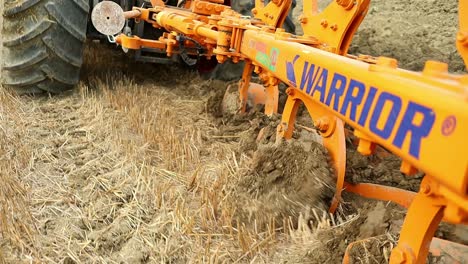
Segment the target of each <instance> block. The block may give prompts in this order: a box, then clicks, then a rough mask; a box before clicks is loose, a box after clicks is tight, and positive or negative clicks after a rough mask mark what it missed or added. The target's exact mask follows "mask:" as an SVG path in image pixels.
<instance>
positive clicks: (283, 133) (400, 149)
mask: <svg viewBox="0 0 468 264" xmlns="http://www.w3.org/2000/svg"><path fill="white" fill-rule="evenodd" d="M219 1H220V0H219ZM219 1H218V0H216V1H205V3H204V6H205V8H203V9H196V7H195V8H194V4H195V2H197V1H188V2H189V3H191V4H190V8H192V10H188V9H187V10H183V9H179V8H171V7H167V6H166V7H164V6H161V5H158V3H156V2H157V1H154V2H155V4H154V5H153V8H150V9H143V8H135V9H138V10H139V11H140V12H141V14H140V15H139V16H136V17H135V18H136V19H141V20H145V21H146V22H148V23H151V24H153V26H154V27H157V28H164V29H165V30H167V31H168V33H165V34H164V35H163V37H161V38H160V39H159V40H141V39H138V38H135V37H128V36H120V37H119V38H118V39H117V41H118V42H119V43H121V44H122V46H124V47H127V48H141V47H145V45H149V46H151V47H154V48H159V49H166V52H167V54H168V55H169V56H170V55H172V54H174V53H177V52H179V51H178V46H177V40H178V38H179V37H180V36H185V37H189V38H191V39H194V40H196V41H197V43H198V44H199V45H201V46H203V48H204V51H203V53H202V54H199V55H201V56H216V58H217V60H218V62H220V63H223V62H225V61H227V60H232V61H234V62H238V61H241V60H245V61H246V68H245V70H244V74H243V76H242V80H241V82H240V84H239V94H240V95H239V99H240V101H241V108H242V110H243V111H245V108H246V104H247V102H248V100H249V93H250V94H251V95H252V94H253V95H254V97H255V98H257V99H258V100H256V101H257V102H265V104H266V107H265V108H266V109H268V110H266V112H267V113H268V114H272V113H274V112H276V109H277V85H278V83H279V82H280V81H282V82H284V83H286V84H287V85H288V86H289V87H290V88H289V89H288V90H287V94H288V99H287V102H286V105H285V107H284V111H283V116H282V122H281V124H280V125H279V126H278V136H279V137H278V138H280V137H284V138H286V139H289V138H291V137H292V132H293V129H294V123H295V119H296V114H297V111H298V108H299V106H300V105H301V104H302V103H304V105H305V106H306V108H307V110H308V112H309V114H310V116H311V117H312V119H313V121H314V124H315V126H316V128H317V129H318V130H319V131H320V134H321V135H322V137H323V143H324V146H325V147H326V148H327V150H328V151H329V153H330V155H331V157H332V160H333V164H334V167H335V171H336V178H337V187H336V193H335V197H334V199H333V202H332V204H331V208H330V211H331V212H333V211H334V210H335V209H336V207H337V206H338V204H339V201H340V196H341V191H342V190H343V188H345V187H346V190H348V191H353V192H356V193H358V194H360V195H363V196H366V197H370V198H377V199H382V200H389V201H394V202H396V203H398V204H401V205H403V206H405V207H408V206H409V210H408V213H407V216H406V219H405V222H404V224H403V228H402V230H401V235H400V239H399V242H398V246H397V247H396V248H395V249H394V250H393V252H392V255H391V261H390V262H391V263H423V262H424V261H425V259H426V256H427V253H428V251H429V245H430V242H431V239H432V237H433V235H434V232H435V230H436V228H437V226H438V224H439V223H440V221H441V220H442V219H444V220H446V221H449V222H451V223H458V224H468V140H467V136H466V135H468V123H467V122H466V121H467V120H468V75H466V74H465V75H454V74H449V73H448V66H447V65H446V64H444V63H441V62H436V61H428V62H427V63H426V65H425V67H424V70H423V71H422V72H420V73H419V72H411V71H406V70H402V69H399V68H398V62H397V61H396V60H395V59H392V58H386V57H378V58H376V59H375V58H372V57H365V56H364V57H363V56H359V57H356V56H348V55H347V54H346V53H347V50H348V47H349V45H350V42H351V40H352V37H353V35H354V33H355V31H356V30H357V28H358V26H359V25H360V23H361V21H362V20H363V18H364V16H365V14H366V12H367V10H368V8H369V2H370V1H369V0H335V1H332V2H331V3H330V5H329V6H328V7H327V8H326V9H325V10H324V11H323V12H322V13H319V12H318V11H317V8H316V2H315V1H305V2H304V14H303V16H302V17H301V24H302V26H303V29H304V32H305V35H304V36H293V35H291V34H289V33H286V32H284V30H282V29H280V28H279V27H281V25H282V23H283V22H284V19H285V18H286V16H287V14H288V11H289V8H290V4H291V0H275V1H270V3H269V4H267V5H264V4H263V1H262V0H256V7H255V9H254V10H253V13H254V16H255V17H256V18H257V20H251V19H248V18H246V17H242V16H241V15H240V14H238V13H236V12H234V11H232V10H231V9H229V8H225V9H224V10H223V11H221V12H220V11H219V10H218V11H216V10H214V9H213V10H212V11H210V12H208V9H209V8H207V7H209V6H212V5H213V4H214V3H215V4H216V3H219ZM198 2H202V1H198ZM208 2H211V3H208ZM186 7H187V6H186ZM215 9H216V8H215ZM132 14H133V15H135V14H136V12H135V13H132ZM133 15H132V16H133ZM467 17H468V2H467V1H464V0H460V31H459V34H458V37H457V47H458V49H459V51H460V54H461V55H462V57H463V58H464V60H465V63H466V64H467V65H468V63H467V62H468V33H467V32H468V20H467ZM259 20H260V22H259ZM252 72H255V73H257V74H258V75H259V77H260V79H261V80H262V81H263V82H264V85H263V86H260V85H255V84H252V85H251V83H250V79H251V75H252ZM251 87H253V88H251ZM262 87H263V88H262ZM265 87H266V88H265ZM344 123H346V124H347V125H349V126H350V127H352V128H353V129H354V133H355V136H356V137H357V138H358V139H359V143H358V151H359V152H360V153H362V154H364V155H369V154H372V153H373V152H374V151H375V150H376V149H378V147H377V145H381V146H382V147H383V148H385V149H386V150H388V151H390V152H392V153H393V154H395V155H397V156H399V157H400V158H401V159H402V161H403V162H402V166H401V170H402V171H403V172H405V173H406V174H412V173H414V172H415V171H417V170H420V171H423V172H425V173H426V176H425V178H424V180H423V182H422V183H421V189H420V191H419V192H418V193H417V194H415V195H414V194H412V193H408V192H406V191H403V190H397V189H395V188H392V187H382V186H377V185H371V184H357V185H350V184H346V185H345V183H344V178H345V175H344V172H345V166H346V149H345V147H346V144H345V131H344V128H343V127H344ZM449 248H451V249H453V247H450V245H449ZM454 250H455V249H454Z"/></svg>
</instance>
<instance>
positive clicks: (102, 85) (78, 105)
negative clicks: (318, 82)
mask: <svg viewBox="0 0 468 264" xmlns="http://www.w3.org/2000/svg"><path fill="white" fill-rule="evenodd" d="M325 2H326V1H321V2H320V6H321V7H323V6H324V4H325ZM371 5H372V6H371V8H370V11H369V14H368V17H367V19H366V20H365V22H364V23H363V25H362V27H361V29H360V31H359V32H358V34H357V36H356V38H355V41H354V42H353V45H352V49H351V53H354V54H358V53H363V54H369V55H374V56H378V55H385V56H390V57H394V58H397V59H398V60H399V62H400V66H401V67H403V68H406V69H411V70H421V69H422V67H423V65H424V62H425V61H426V60H428V59H437V60H442V61H445V62H448V63H450V69H451V71H453V72H462V71H463V70H464V66H463V63H462V61H461V59H460V57H459V56H458V54H457V52H456V49H455V44H454V43H455V41H454V40H455V37H454V36H455V33H456V30H457V1H455V0H450V1H423V0H414V1H411V3H409V2H408V1H405V0H395V1H384V0H375V1H372V4H371ZM301 6H302V5H301V3H299V5H298V8H297V9H296V10H295V14H296V15H297V14H299V13H300V10H301ZM0 22H1V21H0ZM81 79H82V81H81V83H80V84H79V86H78V87H77V88H76V89H75V90H74V91H72V92H69V93H67V94H63V95H60V96H51V97H48V96H44V97H35V98H32V97H27V96H22V97H17V96H14V95H12V94H10V93H8V92H6V91H5V90H3V89H1V90H0V213H1V214H0V263H2V262H5V263H31V262H37V263H341V260H342V257H343V254H344V252H345V249H346V247H347V245H348V244H349V243H351V242H353V241H356V240H361V239H366V238H370V237H372V239H370V240H368V241H366V242H364V243H362V244H361V245H360V246H359V247H357V249H356V250H354V251H353V252H352V255H353V256H354V257H355V263H386V262H387V261H388V258H389V255H390V252H391V249H392V248H393V247H394V246H395V244H396V242H397V241H398V233H399V229H400V227H401V225H402V223H403V219H404V215H405V210H404V209H402V208H400V207H399V206H397V205H394V204H392V203H384V202H376V201H371V200H366V199H363V198H360V197H357V196H354V195H349V194H345V196H344V202H343V204H342V205H341V206H340V208H339V210H338V213H337V214H336V215H334V216H331V215H329V214H328V213H327V212H326V211H327V208H328V206H329V202H330V199H331V197H332V195H333V192H334V182H333V180H332V175H333V171H332V169H331V168H330V166H329V158H328V155H327V152H326V150H324V149H323V148H322V147H321V146H320V144H318V143H317V142H316V140H315V139H316V138H317V135H316V134H315V133H313V132H311V131H310V130H309V129H307V128H308V127H311V126H312V123H311V120H310V119H309V118H308V117H307V115H306V113H304V114H302V115H301V116H300V118H299V120H298V124H299V126H298V127H297V129H296V132H295V135H294V139H292V140H291V141H290V142H276V141H277V140H276V138H275V133H276V130H275V129H276V126H277V125H278V123H279V120H280V116H274V117H273V118H267V117H265V116H264V115H262V114H261V113H259V112H256V113H251V114H248V115H246V116H239V115H231V114H224V115H222V114H220V103H221V100H222V98H223V95H224V92H225V90H226V87H227V86H228V85H230V84H232V83H225V82H221V81H216V80H204V79H202V78H201V77H199V76H198V74H197V73H194V72H192V71H190V70H188V69H185V68H182V67H179V66H177V65H175V66H165V65H143V64H135V63H134V62H132V61H131V59H128V58H127V57H125V55H123V54H122V53H121V52H120V51H118V50H115V51H114V50H111V49H109V48H108V47H107V46H101V45H96V44H93V43H88V45H87V47H86V51H85V66H84V68H83V69H82V78H81ZM283 99H284V97H283ZM259 135H260V136H259ZM348 147H349V150H348V154H347V155H348V168H347V177H348V179H349V180H350V181H367V182H375V183H382V184H386V185H390V186H399V187H401V188H405V189H409V190H417V189H418V185H419V181H420V180H421V177H422V175H419V176H418V177H415V178H411V179H409V178H406V177H405V176H403V175H402V174H401V173H400V172H399V165H400V164H399V159H398V158H396V157H394V156H391V155H388V156H386V157H385V158H382V157H377V156H371V157H363V156H360V155H359V154H357V153H356V151H355V150H354V149H353V144H349V146H348ZM436 235H437V236H438V237H441V238H446V239H450V240H453V241H456V242H460V243H464V244H467V243H468V230H467V228H466V227H460V226H449V225H442V226H441V227H440V228H439V230H438V231H437V234H436ZM428 261H429V262H432V263H450V262H451V259H450V257H449V256H443V257H430V258H429V260H428Z"/></svg>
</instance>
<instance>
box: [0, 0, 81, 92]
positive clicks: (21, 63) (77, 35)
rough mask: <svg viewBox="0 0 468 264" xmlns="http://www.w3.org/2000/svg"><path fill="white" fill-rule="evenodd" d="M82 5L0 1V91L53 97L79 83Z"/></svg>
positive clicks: (58, 0)
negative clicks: (0, 88)
mask: <svg viewBox="0 0 468 264" xmlns="http://www.w3.org/2000/svg"><path fill="white" fill-rule="evenodd" d="M88 12H89V3H88V0H5V7H4V12H3V19H4V21H3V22H4V23H3V29H2V35H3V51H2V53H3V54H2V58H3V60H2V61H3V65H2V66H3V67H2V68H3V72H2V80H1V82H2V83H3V86H4V87H5V88H9V89H11V90H13V91H15V92H16V93H18V94H40V93H52V94H58V93H61V92H64V91H67V90H70V89H72V88H73V87H74V86H75V85H76V84H77V83H78V81H79V77H80V68H81V65H82V63H83V47H84V43H85V40H86V27H87V21H88Z"/></svg>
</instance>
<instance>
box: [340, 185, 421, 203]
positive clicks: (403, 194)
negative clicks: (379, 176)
mask: <svg viewBox="0 0 468 264" xmlns="http://www.w3.org/2000/svg"><path fill="white" fill-rule="evenodd" d="M345 191H347V192H352V193H355V194H359V195H361V196H363V197H366V198H371V199H377V200H382V201H392V202H394V203H397V204H399V205H401V206H403V207H405V208H408V207H409V206H410V205H411V203H412V202H413V200H414V197H415V196H416V193H415V192H411V191H407V190H403V189H399V188H395V187H390V186H384V185H379V184H372V183H358V184H351V183H348V182H346V183H345Z"/></svg>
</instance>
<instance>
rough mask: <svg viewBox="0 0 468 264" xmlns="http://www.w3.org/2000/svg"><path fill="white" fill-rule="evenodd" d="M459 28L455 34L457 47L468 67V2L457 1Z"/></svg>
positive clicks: (463, 0)
mask: <svg viewBox="0 0 468 264" xmlns="http://www.w3.org/2000/svg"><path fill="white" fill-rule="evenodd" d="M458 13H459V14H458V16H459V19H458V20H459V23H460V29H459V31H458V34H457V48H458V51H459V52H460V55H461V56H462V58H463V60H464V61H465V66H466V67H467V69H468V2H467V1H465V0H460V1H459V9H458Z"/></svg>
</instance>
